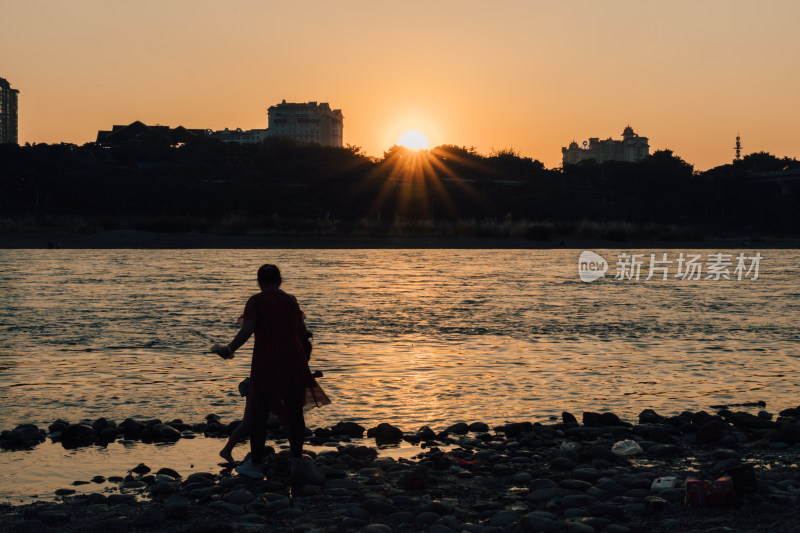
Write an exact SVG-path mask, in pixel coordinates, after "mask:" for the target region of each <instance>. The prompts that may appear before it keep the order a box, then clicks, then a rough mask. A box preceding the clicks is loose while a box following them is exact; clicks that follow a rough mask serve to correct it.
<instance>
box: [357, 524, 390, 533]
mask: <svg viewBox="0 0 800 533" xmlns="http://www.w3.org/2000/svg"><path fill="white" fill-rule="evenodd" d="M392 531H393V530H392V528H390V527H389V526H387V525H386V524H369V525H366V526H364V527H363V528H361V533H392Z"/></svg>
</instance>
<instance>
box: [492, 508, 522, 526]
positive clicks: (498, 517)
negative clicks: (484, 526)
mask: <svg viewBox="0 0 800 533" xmlns="http://www.w3.org/2000/svg"><path fill="white" fill-rule="evenodd" d="M519 519H520V514H519V513H518V512H517V511H500V512H499V513H497V514H495V515H494V516H493V517H492V518H491V520H489V524H490V525H492V526H494V527H503V528H506V527H509V526H510V525H511V524H513V523H515V522H517V521H519Z"/></svg>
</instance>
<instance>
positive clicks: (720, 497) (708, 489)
mask: <svg viewBox="0 0 800 533" xmlns="http://www.w3.org/2000/svg"><path fill="white" fill-rule="evenodd" d="M738 501H739V499H738V497H737V496H736V492H734V490H733V480H732V479H731V478H730V476H724V477H721V478H719V479H717V480H716V481H710V480H707V479H697V478H693V477H690V478H686V499H685V502H686V505H687V507H710V506H714V505H733V504H735V503H737V502H738Z"/></svg>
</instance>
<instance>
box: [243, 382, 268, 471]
mask: <svg viewBox="0 0 800 533" xmlns="http://www.w3.org/2000/svg"><path fill="white" fill-rule="evenodd" d="M248 398H252V401H248V403H247V405H248V407H249V408H250V413H249V414H250V428H251V429H250V460H251V461H252V463H253V464H255V465H260V464H261V462H262V461H263V460H264V445H265V444H266V442H267V420H268V419H269V403H268V402H267V401H266V399H265V398H263V397H262V394H261V390H260V389H259V388H258V387H253V385H252V383H251V384H250V392H249V394H248Z"/></svg>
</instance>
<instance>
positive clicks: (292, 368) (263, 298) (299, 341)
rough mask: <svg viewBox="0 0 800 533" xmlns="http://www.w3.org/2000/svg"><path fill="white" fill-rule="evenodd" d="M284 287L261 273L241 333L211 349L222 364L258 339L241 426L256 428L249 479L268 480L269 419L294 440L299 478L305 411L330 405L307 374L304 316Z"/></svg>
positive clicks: (244, 469) (270, 273) (274, 272)
mask: <svg viewBox="0 0 800 533" xmlns="http://www.w3.org/2000/svg"><path fill="white" fill-rule="evenodd" d="M281 281H282V280H281V274H280V271H279V270H278V267H276V266H275V265H269V264H267V265H263V266H262V267H261V268H259V269H258V285H259V287H260V288H261V292H260V293H258V294H255V295H253V296H251V297H250V299H249V300H248V301H247V305H245V308H244V315H243V321H242V327H241V329H240V330H239V333H237V334H236V337H234V339H233V340H232V341H231V342H230V344H228V345H227V346H223V345H220V344H215V345H214V346H212V348H211V349H212V351H214V352H216V353H217V354H219V355H220V357H222V358H223V359H230V358H232V357H233V355H234V352H236V350H237V349H239V347H240V346H242V345H243V344H244V343H245V342H246V341H247V340H248V339H249V338H250V336H251V335H253V334H254V333H255V344H254V346H253V360H252V363H251V366H250V390H249V392H248V394H247V403H246V405H245V414H244V419H243V420H242V424H247V425H249V426H250V427H251V428H252V429H251V432H250V458H249V459H248V460H247V461H245V462H244V463H242V464H241V465H240V466H238V467H237V468H236V471H237V472H239V473H240V474H242V475H246V476H249V477H257V478H261V477H263V471H262V461H263V459H264V444H265V442H266V436H267V419H268V418H269V415H270V413H274V414H275V415H277V416H278V418H280V421H281V424H283V427H284V429H285V430H286V433H288V435H289V450H290V452H291V455H292V458H293V459H292V470H293V474H294V471H295V470H296V469H297V468H298V467H299V468H302V462H301V458H302V454H303V440H304V439H305V428H306V426H305V417H304V416H303V411H304V409H310V408H312V407H319V406H322V405H326V404H328V403H330V400H329V399H328V397H327V396H326V395H325V393H324V392H323V391H322V389H321V388H320V387H319V385H318V384H317V382H316V380H315V379H314V376H313V375H312V373H311V370H310V369H309V368H308V359H309V355H310V354H309V353H307V352H306V348H305V347H304V344H303V341H304V340H305V339H307V338H308V330H307V329H306V325H305V320H304V315H303V312H302V311H301V310H300V306H299V305H298V304H297V300H296V299H295V297H294V296H292V295H291V294H287V293H285V292H283V291H282V290H280V285H281ZM245 427H247V426H245Z"/></svg>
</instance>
